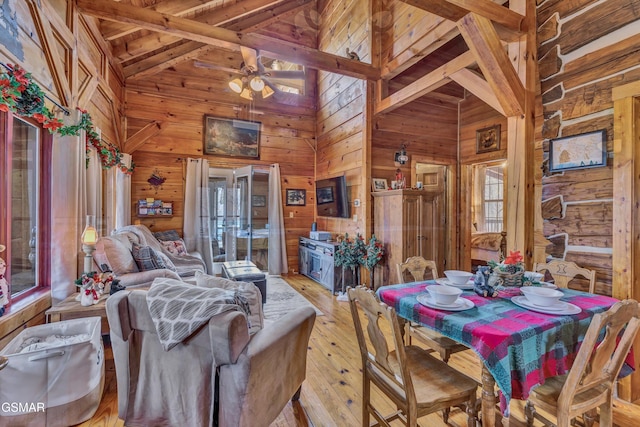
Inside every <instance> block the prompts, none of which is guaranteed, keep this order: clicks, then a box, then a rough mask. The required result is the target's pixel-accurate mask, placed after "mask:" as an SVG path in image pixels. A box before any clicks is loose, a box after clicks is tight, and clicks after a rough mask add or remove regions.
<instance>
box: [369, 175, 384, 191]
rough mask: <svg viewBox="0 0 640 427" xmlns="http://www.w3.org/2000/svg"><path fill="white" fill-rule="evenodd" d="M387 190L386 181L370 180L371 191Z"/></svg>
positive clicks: (380, 179)
mask: <svg viewBox="0 0 640 427" xmlns="http://www.w3.org/2000/svg"><path fill="white" fill-rule="evenodd" d="M387 188H388V186H387V180H386V179H384V178H373V179H372V180H371V189H372V190H373V191H384V190H386V189H387Z"/></svg>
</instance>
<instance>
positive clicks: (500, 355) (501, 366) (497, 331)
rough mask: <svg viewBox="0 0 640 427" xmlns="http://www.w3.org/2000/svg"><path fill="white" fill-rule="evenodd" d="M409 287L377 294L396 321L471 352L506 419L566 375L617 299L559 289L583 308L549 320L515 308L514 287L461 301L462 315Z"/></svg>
mask: <svg viewBox="0 0 640 427" xmlns="http://www.w3.org/2000/svg"><path fill="white" fill-rule="evenodd" d="M432 283H433V282H414V283H408V284H402V285H392V286H384V287H381V288H380V289H378V291H377V294H378V297H379V298H380V300H381V301H383V302H385V303H386V304H388V305H390V306H392V307H394V308H395V310H396V312H397V313H398V315H399V316H401V317H403V318H405V319H407V320H410V321H412V322H415V323H419V324H421V325H424V326H427V327H429V328H431V329H433V330H436V331H438V332H440V333H441V334H443V335H445V336H447V337H449V338H451V339H453V340H455V341H457V342H461V343H463V344H465V345H467V346H468V347H470V348H471V349H473V350H474V351H475V352H476V353H477V354H478V355H479V356H480V358H481V359H482V361H483V362H484V364H485V366H486V367H487V369H488V370H489V372H491V374H492V375H493V377H494V379H495V381H496V384H497V385H498V387H499V388H500V391H501V408H502V410H503V412H505V414H506V413H507V411H508V408H509V401H510V400H511V399H512V398H514V399H522V400H524V399H526V398H527V397H528V396H529V390H531V388H532V387H534V386H536V385H538V384H541V383H543V382H544V379H545V378H548V377H551V376H555V375H561V374H565V373H567V372H568V371H569V369H570V368H571V365H572V364H573V360H574V358H575V356H576V353H577V351H578V348H579V347H580V344H581V343H582V340H583V339H584V335H585V333H586V331H587V329H588V327H589V324H590V322H591V318H592V317H593V315H595V314H596V313H599V312H602V311H606V310H607V309H608V308H609V307H611V306H612V305H613V304H615V303H616V302H617V301H618V300H616V299H614V298H610V297H606V296H603V295H594V294H589V293H585V292H579V291H574V290H570V289H562V292H564V294H565V296H564V297H563V298H562V301H566V302H570V303H572V304H575V305H577V306H578V307H580V308H581V309H582V311H581V312H580V313H578V314H574V315H564V316H560V315H550V314H543V313H537V312H534V311H530V310H527V309H525V308H522V307H519V306H517V305H516V304H514V303H513V302H511V298H512V297H513V296H516V295H519V294H520V290H519V288H507V289H506V290H504V291H501V292H500V293H499V296H498V297H497V298H483V297H480V296H478V295H476V294H475V293H474V292H473V291H465V292H463V294H462V297H464V298H467V299H469V300H471V301H473V302H474V304H475V307H474V308H472V309H469V310H465V311H457V312H453V311H442V310H436V309H432V308H429V307H426V306H424V305H422V304H420V303H419V302H418V301H417V300H416V297H417V296H418V295H419V294H421V293H425V292H426V291H425V285H427V284H432Z"/></svg>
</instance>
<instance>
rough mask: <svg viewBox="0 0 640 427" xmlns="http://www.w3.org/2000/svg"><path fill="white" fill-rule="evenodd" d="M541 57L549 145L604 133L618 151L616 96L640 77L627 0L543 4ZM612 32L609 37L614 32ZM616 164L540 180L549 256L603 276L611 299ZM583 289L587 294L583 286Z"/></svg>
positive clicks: (633, 10)
mask: <svg viewBox="0 0 640 427" xmlns="http://www.w3.org/2000/svg"><path fill="white" fill-rule="evenodd" d="M539 3H540V4H539V5H538V8H537V13H538V46H539V49H538V58H539V70H540V80H541V93H542V103H543V110H544V111H543V112H544V117H545V121H544V125H543V129H542V137H543V138H544V140H543V141H542V142H543V143H542V144H540V150H543V151H544V155H545V158H546V157H547V154H548V153H547V152H548V140H549V139H552V138H556V137H564V136H571V135H577V134H580V133H584V132H589V131H595V130H600V129H604V130H606V133H607V151H608V152H609V153H610V152H612V149H613V102H612V98H611V90H612V88H614V87H616V86H620V85H623V84H626V83H629V82H631V81H635V80H638V79H640V69H639V68H638V67H637V64H638V61H639V60H640V36H638V34H639V33H640V20H639V18H640V16H639V15H638V12H637V7H636V5H635V4H634V2H629V1H627V0H607V1H595V0H592V1H588V0H583V1H577V2H563V1H557V0H547V1H542V2H539ZM614 31H615V33H614V34H610V33H612V32H614ZM611 164H612V163H611V159H609V160H608V161H607V166H606V167H603V168H597V169H583V170H575V171H565V172H564V173H554V174H548V173H547V174H545V176H544V177H543V178H542V183H541V185H542V191H541V194H542V217H543V220H544V224H543V228H544V234H545V236H546V237H547V239H549V240H550V241H551V244H550V245H549V246H548V247H547V251H546V252H547V254H548V255H551V256H553V257H557V258H565V259H567V260H571V261H575V262H576V263H578V264H580V265H581V266H583V267H587V268H592V269H595V270H596V271H597V283H596V292H597V293H601V294H607V295H611V291H612V290H611V277H612V271H611V269H612V260H611V257H612V245H611V240H612V230H613V218H612V197H613V185H614V183H613V181H612V169H611ZM578 286H580V287H582V288H584V287H585V286H586V284H585V283H580V284H578Z"/></svg>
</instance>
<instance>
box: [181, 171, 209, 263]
mask: <svg viewBox="0 0 640 427" xmlns="http://www.w3.org/2000/svg"><path fill="white" fill-rule="evenodd" d="M186 175H187V176H186V179H185V184H184V225H183V230H182V231H183V238H184V242H185V245H186V246H187V250H188V251H194V250H195V251H198V252H200V254H201V255H202V259H203V260H204V262H205V265H206V267H207V272H208V273H209V274H213V252H212V250H211V235H210V233H209V162H207V160H205V159H187V171H186Z"/></svg>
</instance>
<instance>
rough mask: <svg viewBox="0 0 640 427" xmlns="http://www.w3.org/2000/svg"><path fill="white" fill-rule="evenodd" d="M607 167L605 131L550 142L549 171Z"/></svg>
mask: <svg viewBox="0 0 640 427" xmlns="http://www.w3.org/2000/svg"><path fill="white" fill-rule="evenodd" d="M606 165H607V131H606V130H605V129H602V130H598V131H594V132H587V133H582V134H580V135H573V136H565V137H562V138H556V139H552V140H550V141H549V171H550V172H558V171H563V170H568V169H583V168H595V167H600V166H606Z"/></svg>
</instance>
